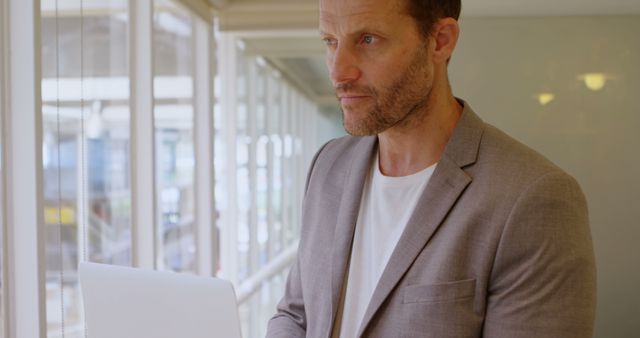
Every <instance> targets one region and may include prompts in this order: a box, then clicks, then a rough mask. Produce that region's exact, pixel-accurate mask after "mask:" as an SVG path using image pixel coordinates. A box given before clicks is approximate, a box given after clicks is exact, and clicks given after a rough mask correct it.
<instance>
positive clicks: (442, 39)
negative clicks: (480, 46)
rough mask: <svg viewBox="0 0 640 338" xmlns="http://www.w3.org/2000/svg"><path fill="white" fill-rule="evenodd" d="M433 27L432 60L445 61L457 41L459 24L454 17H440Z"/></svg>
mask: <svg viewBox="0 0 640 338" xmlns="http://www.w3.org/2000/svg"><path fill="white" fill-rule="evenodd" d="M433 28H434V29H433V33H432V38H433V39H434V42H435V46H434V47H435V48H434V51H433V60H434V62H436V63H446V62H447V60H449V59H450V58H451V55H452V54H453V50H454V49H455V48H456V44H457V43H458V36H460V26H458V21H457V20H456V19H454V18H442V19H440V20H438V21H437V22H436V24H435V25H434V27H433Z"/></svg>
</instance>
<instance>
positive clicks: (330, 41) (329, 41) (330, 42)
mask: <svg viewBox="0 0 640 338" xmlns="http://www.w3.org/2000/svg"><path fill="white" fill-rule="evenodd" d="M322 41H323V42H324V44H325V45H327V46H329V47H331V46H335V45H336V43H337V42H336V40H335V39H330V38H325V39H322Z"/></svg>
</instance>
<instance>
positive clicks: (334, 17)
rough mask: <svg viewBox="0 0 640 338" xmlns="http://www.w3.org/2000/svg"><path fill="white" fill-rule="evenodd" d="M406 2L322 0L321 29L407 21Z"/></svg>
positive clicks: (396, 0)
mask: <svg viewBox="0 0 640 338" xmlns="http://www.w3.org/2000/svg"><path fill="white" fill-rule="evenodd" d="M405 1H407V0H320V27H321V29H322V28H323V27H332V26H335V25H340V26H344V25H349V26H351V25H361V24H381V23H383V22H389V23H390V22H393V21H398V20H406V9H405V8H406V5H405ZM381 21H382V22H381Z"/></svg>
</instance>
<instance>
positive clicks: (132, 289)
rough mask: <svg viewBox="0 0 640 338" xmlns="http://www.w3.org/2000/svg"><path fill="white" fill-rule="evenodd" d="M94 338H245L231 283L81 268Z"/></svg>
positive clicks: (109, 267)
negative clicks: (241, 332) (243, 337)
mask: <svg viewBox="0 0 640 338" xmlns="http://www.w3.org/2000/svg"><path fill="white" fill-rule="evenodd" d="M79 274H80V286H81V289H82V296H83V301H84V309H85V319H86V324H87V335H88V338H115V337H117V338H217V337H220V338H241V334H240V321H239V319H238V309H237V305H236V297H235V293H234V291H233V287H232V285H231V283H229V282H228V281H225V280H221V279H216V278H210V277H197V276H193V275H186V274H178V273H173V272H158V271H153V270H145V269H135V268H127V267H120V266H113V265H104V264H96V263H80V270H79Z"/></svg>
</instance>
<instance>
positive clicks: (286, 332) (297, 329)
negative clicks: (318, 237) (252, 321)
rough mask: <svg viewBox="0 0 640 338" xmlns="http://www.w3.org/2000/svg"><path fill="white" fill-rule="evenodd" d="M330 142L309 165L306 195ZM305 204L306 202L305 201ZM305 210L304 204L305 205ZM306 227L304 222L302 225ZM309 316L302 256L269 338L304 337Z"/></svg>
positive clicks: (270, 323)
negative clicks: (301, 262)
mask: <svg viewBox="0 0 640 338" xmlns="http://www.w3.org/2000/svg"><path fill="white" fill-rule="evenodd" d="M327 144H329V142H327V143H326V144H325V145H323V146H322V147H321V148H320V150H318V152H317V153H316V154H315V156H314V157H313V159H312V161H311V165H310V167H309V172H308V174H307V182H306V186H305V196H306V194H307V191H308V190H309V184H310V182H311V177H312V174H313V169H314V167H315V164H316V161H317V160H318V157H319V156H320V153H321V152H322V150H323V149H324V148H325V147H326V146H327ZM303 204H304V202H303ZM303 212H304V205H303ZM302 226H303V227H304V224H303V225H302ZM304 233H305V231H304V229H303V231H301V234H302V236H301V237H302V238H301V239H300V244H299V248H298V252H300V251H301V248H302V246H303V245H304V237H305V236H304ZM306 328H307V318H306V312H305V303H304V294H303V288H302V278H301V276H300V256H299V255H298V256H297V257H296V260H295V262H294V263H293V266H292V267H291V270H290V271H289V277H288V278H287V283H286V286H285V292H284V296H283V297H282V300H280V302H279V303H278V307H277V311H276V314H275V315H274V316H273V318H271V320H270V321H269V325H268V327H267V338H304V337H305V336H306Z"/></svg>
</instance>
